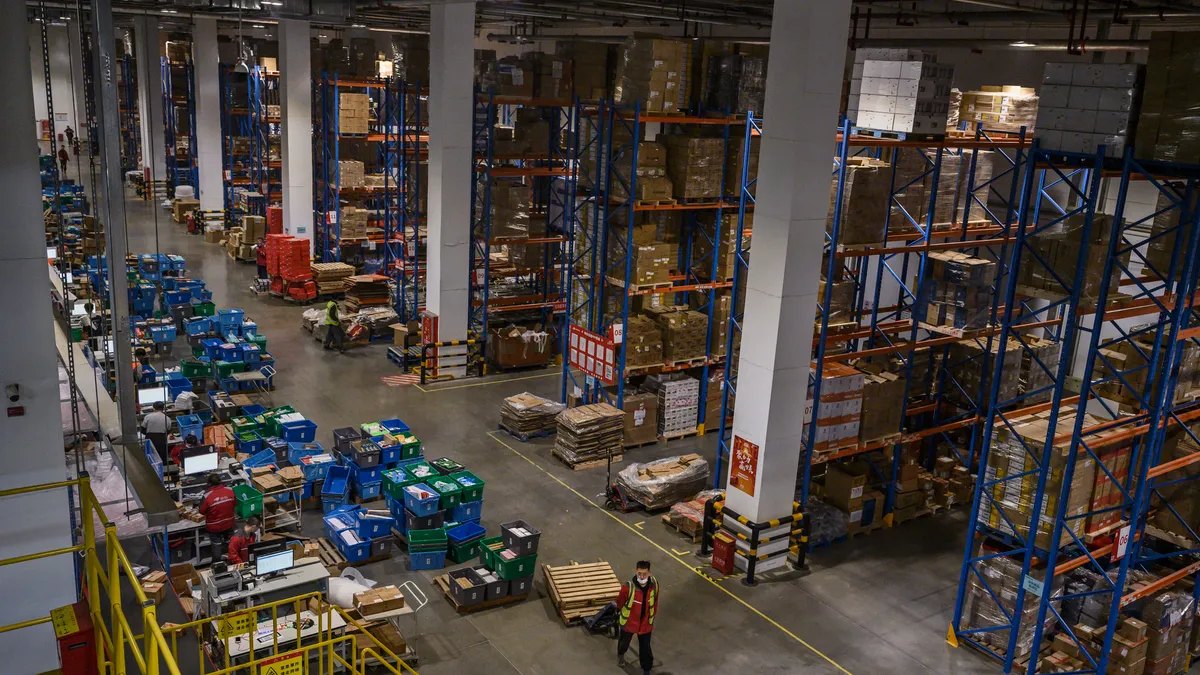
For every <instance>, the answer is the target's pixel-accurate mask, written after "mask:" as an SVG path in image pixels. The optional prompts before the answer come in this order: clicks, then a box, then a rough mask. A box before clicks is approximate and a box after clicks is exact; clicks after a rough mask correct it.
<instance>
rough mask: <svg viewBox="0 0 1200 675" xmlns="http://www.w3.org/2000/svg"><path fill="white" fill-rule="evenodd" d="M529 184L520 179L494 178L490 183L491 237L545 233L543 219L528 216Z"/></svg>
mask: <svg viewBox="0 0 1200 675" xmlns="http://www.w3.org/2000/svg"><path fill="white" fill-rule="evenodd" d="M529 197H530V193H529V186H528V185H526V184H525V183H524V182H522V181H513V180H494V181H492V185H491V209H492V233H491V236H492V238H493V239H502V238H506V237H508V238H523V237H534V236H540V235H542V234H545V221H544V220H543V219H540V218H534V219H530V217H529Z"/></svg>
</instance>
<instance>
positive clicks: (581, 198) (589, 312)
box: [560, 99, 752, 438]
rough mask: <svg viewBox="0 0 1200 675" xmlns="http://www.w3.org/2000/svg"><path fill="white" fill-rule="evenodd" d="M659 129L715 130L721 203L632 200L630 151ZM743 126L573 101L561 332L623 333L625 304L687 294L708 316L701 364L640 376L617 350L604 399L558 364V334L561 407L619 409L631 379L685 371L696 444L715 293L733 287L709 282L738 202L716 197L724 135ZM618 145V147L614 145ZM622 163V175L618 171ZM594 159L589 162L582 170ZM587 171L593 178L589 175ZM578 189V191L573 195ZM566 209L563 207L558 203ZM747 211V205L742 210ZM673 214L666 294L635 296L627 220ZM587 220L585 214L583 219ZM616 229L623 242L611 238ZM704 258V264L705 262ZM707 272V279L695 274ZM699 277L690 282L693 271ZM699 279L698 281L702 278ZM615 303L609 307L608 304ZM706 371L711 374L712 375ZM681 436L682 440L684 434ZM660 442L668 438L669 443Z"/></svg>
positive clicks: (598, 388)
mask: <svg viewBox="0 0 1200 675" xmlns="http://www.w3.org/2000/svg"><path fill="white" fill-rule="evenodd" d="M648 123H658V124H661V125H663V126H662V129H663V131H660V132H659V133H666V130H667V129H668V128H672V126H671V125H677V126H674V127H673V128H678V129H688V128H692V129H695V128H697V127H714V126H715V127H718V128H719V129H720V132H719V134H720V135H721V137H722V138H723V141H724V156H723V157H722V165H721V166H722V176H721V190H722V194H721V196H720V197H718V198H715V199H713V200H711V201H705V202H703V203H670V204H665V203H658V204H651V203H642V202H639V200H638V199H637V198H636V195H637V178H638V177H637V167H638V143H639V142H640V141H641V139H642V137H643V132H644V131H645V129H646V127H645V125H646V124H648ZM740 125H747V127H748V126H749V125H748V124H747V122H746V121H745V120H743V119H739V118H735V117H733V116H730V115H715V114H714V115H706V116H683V115H674V114H671V115H663V114H655V113H644V112H643V111H642V109H641V105H640V104H636V105H634V106H633V107H621V106H617V105H616V104H615V103H614V102H613V101H612V100H611V99H609V100H603V101H600V102H598V103H593V102H586V103H585V102H582V101H577V102H576V104H575V108H574V121H573V123H572V128H574V129H575V139H574V143H573V145H574V148H573V158H572V159H573V161H572V162H571V164H572V169H573V171H572V177H571V180H570V181H569V184H570V189H571V190H572V192H574V193H575V195H574V196H573V197H572V201H573V202H574V204H575V207H574V210H573V214H572V216H571V218H572V222H571V224H570V225H571V229H572V230H573V236H572V241H571V242H570V243H569V245H568V253H567V256H566V261H565V266H566V276H567V284H566V289H565V291H566V297H567V300H568V302H569V308H570V309H569V312H568V323H569V324H574V325H577V326H580V327H582V328H584V329H586V330H588V331H590V332H592V333H596V334H598V335H601V336H607V335H611V334H612V332H613V327H614V326H620V327H622V328H620V329H619V330H623V327H624V326H625V325H627V324H628V321H629V315H630V303H631V300H632V299H633V298H635V297H637V296H650V295H667V296H672V297H674V298H679V299H685V298H686V297H687V294H689V293H693V292H694V293H700V294H702V295H703V298H704V300H703V302H702V303H701V304H700V305H699V306H698V307H697V311H701V312H702V313H704V314H706V316H707V317H708V331H707V334H706V337H705V350H704V354H705V355H704V357H703V359H693V360H688V361H683V362H679V363H664V364H661V365H655V366H651V367H646V368H637V369H633V370H628V369H627V368H626V354H625V348H624V346H623V345H624V343H623V342H622V343H621V344H622V346H621V347H619V348H617V349H616V353H615V359H616V362H615V364H614V378H613V383H612V385H611V387H612V388H613V389H614V390H613V391H610V389H609V388H607V387H606V386H605V384H604V382H602V381H601V380H600V379H597V378H594V377H592V376H590V375H586V374H584V373H582V372H580V371H577V370H576V369H575V368H573V367H572V366H571V364H570V359H569V358H567V357H566V356H565V354H566V353H567V345H568V340H569V336H568V330H567V327H566V326H564V329H563V331H562V334H561V336H560V337H561V339H560V349H561V351H562V353H563V354H564V357H563V373H562V391H561V395H562V398H563V400H564V401H566V400H568V398H569V397H570V396H572V395H575V396H578V397H579V398H580V400H581V401H582V402H583V403H597V402H608V403H610V404H612V405H614V406H616V407H618V408H620V407H622V406H623V405H624V401H625V385H626V383H627V381H628V379H629V378H630V377H633V376H640V375H653V374H658V373H669V372H679V371H692V372H693V373H694V374H696V375H697V376H698V377H699V379H700V393H699V399H698V408H699V409H698V412H697V429H696V433H697V434H699V435H703V434H704V432H705V420H706V415H707V400H708V392H707V388H708V382H709V375H710V369H711V368H713V367H716V366H719V365H721V364H722V363H723V362H724V360H725V358H724V356H714V355H713V340H714V337H715V336H716V335H717V334H718V333H719V331H717V330H715V326H714V325H713V314H714V309H715V308H716V297H717V292H718V291H721V290H727V289H731V288H733V282H732V281H725V280H718V279H717V270H718V258H719V252H718V246H717V243H718V242H721V241H722V236H721V232H722V228H723V227H724V221H725V218H724V215H725V214H726V213H732V212H734V209H735V208H736V207H737V206H738V202H737V201H734V198H733V197H731V196H729V195H725V194H723V192H724V190H725V186H726V185H727V181H726V177H725V175H724V172H725V170H726V167H727V165H728V155H729V143H730V132H731V129H732V128H733V127H735V126H740ZM618 135H619V136H620V140H614V139H617V138H618ZM624 157H628V158H629V162H628V167H629V168H628V171H625V170H623V169H622V166H621V165H622V164H624V162H623V161H620V162H619V161H617V160H618V159H621V158H624ZM589 158H594V161H589ZM592 170H594V172H593V171H592ZM581 185H582V186H583V188H581V187H580V186H581ZM567 203H571V202H567ZM750 207H751V208H752V205H751V206H750ZM651 211H659V212H663V211H665V212H676V213H680V214H681V215H682V220H683V222H682V223H681V239H680V242H679V257H678V266H677V269H676V270H675V271H674V272H673V273H672V275H671V282H672V283H671V285H670V286H669V287H659V288H642V287H637V286H636V285H634V284H631V283H630V274H631V272H632V254H633V250H634V243H633V227H632V225H633V224H634V223H635V222H637V219H636V216H635V214H637V213H643V212H651ZM701 212H711V213H712V214H713V215H714V218H713V226H712V229H711V230H709V229H706V228H705V227H704V226H701V225H700V223H699V222H698V220H697V218H696V216H697V215H698V214H700V213H701ZM589 214H590V215H589ZM622 220H623V221H624V222H625V223H628V224H629V227H624V228H623V231H624V236H623V240H622V237H621V236H617V234H618V233H619V232H621V231H622V228H621V227H619V223H620V222H621V221H622ZM699 238H703V240H705V241H707V242H708V244H709V247H708V251H709V252H708V253H707V254H705V255H703V256H701V257H699V258H697V259H695V260H693V246H692V244H693V242H695V241H700V240H701V239H699ZM710 256H711V260H709V261H708V262H706V260H708V259H709V257H710ZM702 266H707V268H708V274H707V275H705V274H703V273H702V272H703V269H702ZM698 269H699V270H701V273H697V272H696V270H698ZM705 276H707V279H705V278H703V277H705ZM612 300H616V304H615V306H610V301H612ZM714 372H715V371H714ZM684 435H690V434H684ZM668 438H669V437H668Z"/></svg>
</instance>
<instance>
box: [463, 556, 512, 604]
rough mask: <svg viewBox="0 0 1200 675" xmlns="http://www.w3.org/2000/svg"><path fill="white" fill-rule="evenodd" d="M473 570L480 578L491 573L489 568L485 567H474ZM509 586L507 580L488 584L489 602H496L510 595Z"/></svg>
mask: <svg viewBox="0 0 1200 675" xmlns="http://www.w3.org/2000/svg"><path fill="white" fill-rule="evenodd" d="M471 569H473V570H475V573H476V574H478V575H479V576H480V577H483V576H484V575H486V574H488V573H490V572H491V570H489V569H488V568H487V567H484V566H483V565H476V566H474V567H472V568H471ZM485 583H486V582H485ZM508 586H509V582H508V580H506V579H500V580H498V581H493V582H491V583H487V584H486V588H487V599H488V600H496V599H498V598H503V597H505V596H506V595H508Z"/></svg>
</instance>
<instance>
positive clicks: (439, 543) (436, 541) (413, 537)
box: [408, 527, 450, 551]
mask: <svg viewBox="0 0 1200 675" xmlns="http://www.w3.org/2000/svg"><path fill="white" fill-rule="evenodd" d="M449 544H450V542H449V540H447V539H446V531H445V530H443V529H442V528H440V527H436V528H433V529H429V530H412V529H410V530H409V531H408V550H409V551H445V550H446V547H447V546H448V545H449Z"/></svg>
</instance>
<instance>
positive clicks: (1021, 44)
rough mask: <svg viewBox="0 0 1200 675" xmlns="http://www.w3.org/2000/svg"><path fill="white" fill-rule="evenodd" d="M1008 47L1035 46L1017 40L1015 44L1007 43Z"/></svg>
mask: <svg viewBox="0 0 1200 675" xmlns="http://www.w3.org/2000/svg"><path fill="white" fill-rule="evenodd" d="M1008 46H1009V47H1036V46H1037V45H1035V44H1033V43H1032V42H1026V41H1024V40H1017V41H1016V42H1010V43H1008Z"/></svg>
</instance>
